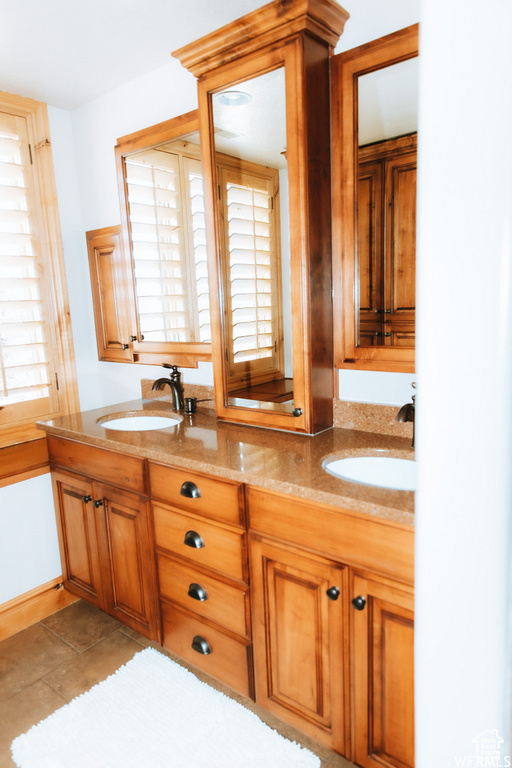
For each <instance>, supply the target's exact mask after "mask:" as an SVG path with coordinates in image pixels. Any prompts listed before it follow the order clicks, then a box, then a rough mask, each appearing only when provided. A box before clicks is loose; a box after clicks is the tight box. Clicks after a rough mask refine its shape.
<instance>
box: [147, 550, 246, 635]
mask: <svg viewBox="0 0 512 768" xmlns="http://www.w3.org/2000/svg"><path fill="white" fill-rule="evenodd" d="M158 574H159V577H160V594H161V595H162V597H166V598H167V599H169V600H172V601H173V602H175V603H179V604H180V605H182V606H183V608H187V609H188V610H189V611H193V612H194V613H197V614H199V616H201V617H203V618H206V619H210V620H211V621H214V622H216V623H217V624H220V625H221V626H222V627H225V628H226V629H229V630H231V631H232V632H236V633H237V634H238V635H242V636H244V637H245V636H246V635H248V634H249V620H248V617H249V611H248V605H247V602H248V601H247V597H248V595H247V590H244V589H239V588H238V587H235V586H234V585H232V584H228V583H226V582H224V581H220V580H219V579H215V578H214V577H213V576H208V575H207V574H205V573H203V572H202V571H200V570H198V569H197V568H194V567H193V566H189V565H185V564H184V563H180V562H178V561H177V560H172V559H171V558H168V557H165V556H164V555H159V556H158Z"/></svg>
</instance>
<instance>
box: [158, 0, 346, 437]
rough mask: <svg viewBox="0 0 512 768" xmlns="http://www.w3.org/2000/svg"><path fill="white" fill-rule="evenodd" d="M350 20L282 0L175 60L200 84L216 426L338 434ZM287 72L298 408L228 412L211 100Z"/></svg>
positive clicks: (311, 3)
mask: <svg viewBox="0 0 512 768" xmlns="http://www.w3.org/2000/svg"><path fill="white" fill-rule="evenodd" d="M347 18H348V14H347V13H346V11H344V10H343V9H342V8H341V7H340V6H339V5H338V4H337V3H335V2H333V0H289V2H287V3H286V6H285V7H284V6H283V3H282V2H280V0H277V1H276V2H273V3H270V4H268V5H266V6H264V7H263V8H261V9H259V10H257V11H254V12H253V13H251V14H248V15H247V16H244V17H243V18H242V19H238V20H237V21H235V22H233V23H232V24H230V25H227V26H226V27H223V28H222V29H219V30H217V31H216V32H214V33H212V34H211V35H208V36H207V37H205V38H202V39H201V40H198V41H196V42H195V43H192V44H191V45H188V46H186V47H185V48H182V49H180V50H179V51H175V52H174V53H173V56H175V57H176V58H178V59H179V60H180V61H181V63H182V64H183V65H184V66H185V67H187V69H189V70H190V71H191V72H192V73H193V74H194V75H196V77H198V96H199V116H200V124H201V129H200V132H201V142H202V144H201V146H202V153H203V161H204V171H205V175H204V179H205V199H206V210H207V241H208V254H209V277H210V291H211V293H210V298H211V317H212V345H213V366H214V383H215V404H216V412H217V418H218V419H220V420H224V421H230V422H236V423H243V424H253V425H257V426H262V427H270V428H274V429H282V430H288V431H294V432H303V433H307V434H314V433H316V432H319V431H322V430H324V429H327V428H329V427H331V426H332V398H333V392H334V375H333V357H332V278H331V232H330V230H331V204H330V192H331V189H330V108H329V106H330V105H329V102H330V92H329V60H330V57H331V56H332V52H333V49H334V45H335V44H336V42H337V40H338V38H339V35H340V34H341V32H342V31H343V27H344V24H345V21H346V19H347ZM281 66H284V68H285V75H286V121H287V161H288V174H289V192H290V211H289V212H290V250H291V274H292V278H291V283H292V284H291V296H292V335H293V342H294V344H293V379H294V408H295V409H296V415H292V414H291V413H284V412H279V411H273V410H268V409H267V408H265V409H264V408H257V407H256V408H250V407H243V406H238V405H236V406H235V405H231V404H228V393H227V391H226V375H225V344H224V338H225V335H224V306H223V300H222V286H221V279H220V274H219V269H220V259H219V252H220V251H219V248H220V239H219V238H220V235H219V222H218V216H217V215H216V214H215V211H216V208H217V194H216V192H217V189H216V174H215V147H214V134H213V123H212V108H211V97H212V96H211V95H212V94H213V93H215V92H216V91H219V90H222V89H223V88H226V87H227V86H233V85H235V84H237V83H241V82H242V81H244V80H247V79H250V78H253V77H257V76H258V75H261V74H264V73H265V72H269V71H271V70H273V69H276V68H278V67H281Z"/></svg>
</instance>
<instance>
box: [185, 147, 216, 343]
mask: <svg viewBox="0 0 512 768" xmlns="http://www.w3.org/2000/svg"><path fill="white" fill-rule="evenodd" d="M183 166H184V176H185V198H186V200H187V201H188V206H187V217H188V231H189V238H190V248H189V253H190V254H193V259H189V265H190V264H191V262H192V261H193V266H194V270H191V279H192V282H193V283H195V285H193V286H192V288H191V291H190V293H191V295H193V296H194V298H195V300H196V302H197V304H196V307H195V309H196V311H195V312H194V313H193V314H194V317H195V318H197V319H196V322H197V329H198V330H197V332H196V337H197V338H198V341H202V342H208V343H209V342H211V338H212V335H211V325H210V294H209V286H208V259H207V255H206V224H205V212H204V190H203V172H202V169H201V163H200V161H199V160H196V159H194V158H192V157H184V158H183Z"/></svg>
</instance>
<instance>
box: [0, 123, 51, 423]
mask: <svg viewBox="0 0 512 768" xmlns="http://www.w3.org/2000/svg"><path fill="white" fill-rule="evenodd" d="M34 188H35V187H34V174H33V169H32V165H31V159H30V149H29V138H28V130H27V124H26V120H25V118H23V117H19V116H16V115H13V114H8V113H4V112H2V113H0V406H1V408H2V409H5V410H4V411H3V413H1V414H0V423H11V422H14V421H20V420H23V419H28V418H38V417H42V416H44V415H45V414H47V413H49V412H51V411H54V410H57V402H56V401H57V395H56V387H55V384H54V375H53V371H54V370H55V368H54V364H53V362H52V357H53V355H52V347H51V341H52V331H51V325H52V324H51V323H50V322H49V319H48V317H47V315H46V310H45V301H46V290H45V282H44V272H43V263H42V254H41V250H40V237H39V231H40V225H39V221H40V214H39V209H38V206H37V202H36V198H35V195H34ZM52 380H53V381H52ZM6 406H9V407H8V408H6Z"/></svg>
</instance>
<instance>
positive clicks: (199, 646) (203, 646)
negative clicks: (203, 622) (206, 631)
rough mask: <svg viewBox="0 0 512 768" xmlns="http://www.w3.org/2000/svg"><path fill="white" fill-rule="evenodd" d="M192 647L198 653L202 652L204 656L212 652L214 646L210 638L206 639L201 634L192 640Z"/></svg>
mask: <svg viewBox="0 0 512 768" xmlns="http://www.w3.org/2000/svg"><path fill="white" fill-rule="evenodd" d="M192 648H193V649H194V651H197V652H198V653H202V654H203V656H208V654H209V653H211V652H212V648H211V645H210V643H209V642H208V640H205V639H204V637H201V635H196V636H195V637H194V639H193V640H192Z"/></svg>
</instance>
